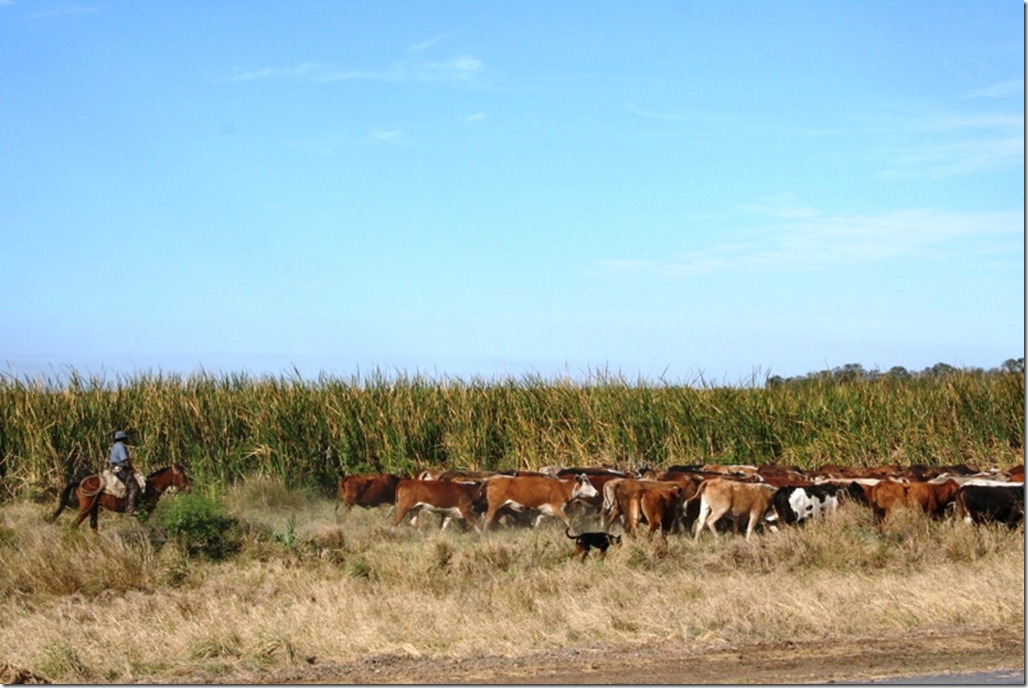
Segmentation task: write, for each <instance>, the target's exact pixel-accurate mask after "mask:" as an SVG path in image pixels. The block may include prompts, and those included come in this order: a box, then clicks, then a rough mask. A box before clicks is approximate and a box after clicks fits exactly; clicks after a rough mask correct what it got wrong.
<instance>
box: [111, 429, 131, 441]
mask: <svg viewBox="0 0 1028 688" xmlns="http://www.w3.org/2000/svg"><path fill="white" fill-rule="evenodd" d="M127 439H128V435H126V434H125V431H124V430H119V431H118V432H116V433H114V441H115V442H117V441H118V440H127Z"/></svg>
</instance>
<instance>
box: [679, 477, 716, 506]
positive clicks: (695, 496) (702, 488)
mask: <svg viewBox="0 0 1028 688" xmlns="http://www.w3.org/2000/svg"><path fill="white" fill-rule="evenodd" d="M708 483H709V481H707V480H704V481H703V482H701V483H700V486H699V487H697V488H696V492H694V493H693V496H692V497H689V498H688V499H686V500H684V501H683V502H682V511H685V507H686V505H688V504H690V503H691V502H695V501H696V500H697V499H699V498H700V497H702V496H703V493H704V491H705V490H706V489H707V485H708Z"/></svg>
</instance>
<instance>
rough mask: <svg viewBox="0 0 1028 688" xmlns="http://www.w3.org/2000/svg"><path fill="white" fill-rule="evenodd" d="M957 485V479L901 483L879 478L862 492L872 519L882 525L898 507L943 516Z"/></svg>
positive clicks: (938, 516)
mask: <svg viewBox="0 0 1028 688" xmlns="http://www.w3.org/2000/svg"><path fill="white" fill-rule="evenodd" d="M959 487H960V485H959V483H958V482H957V481H956V480H946V481H944V482H940V483H930V482H914V483H901V482H896V481H893V480H882V481H881V482H879V483H878V484H877V485H872V486H871V487H869V488H866V489H865V494H866V496H867V501H868V503H869V504H870V505H871V511H872V512H873V513H874V517H875V521H876V522H877V523H878V525H879V527H881V525H882V523H883V522H884V521H885V519H886V518H888V517H889V515H890V514H891V513H893V512H895V510H896V509H901V508H908V509H919V510H920V511H922V512H924V513H926V514H928V515H929V516H932V517H933V518H940V517H942V516H943V515H944V514H945V512H946V507H947V506H949V505H950V504H951V503H952V502H953V499H954V497H956V494H957V490H958V489H959Z"/></svg>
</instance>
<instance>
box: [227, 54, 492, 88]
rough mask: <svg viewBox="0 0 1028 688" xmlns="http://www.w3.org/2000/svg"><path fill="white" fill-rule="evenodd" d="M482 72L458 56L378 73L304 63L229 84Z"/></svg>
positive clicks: (455, 78)
mask: <svg viewBox="0 0 1028 688" xmlns="http://www.w3.org/2000/svg"><path fill="white" fill-rule="evenodd" d="M481 70H482V62H481V60H478V59H477V58H474V57H471V56H470V55H460V56H458V57H455V58H453V59H451V60H447V61H444V62H424V61H417V60H403V61H400V62H397V63H396V64H394V65H392V66H390V67H388V68H386V69H380V70H353V69H337V68H334V67H332V66H330V65H325V64H321V63H318V62H305V63H303V64H300V65H296V66H294V67H268V68H264V69H255V70H250V71H240V72H237V73H236V74H233V75H232V76H230V77H229V81H237V82H241V81H269V80H279V81H307V82H321V83H328V82H335V81H358V80H363V81H394V82H407V81H413V82H442V83H446V82H449V83H458V82H459V83H468V82H470V81H472V80H473V79H474V78H475V76H476V75H477V74H478V73H479V72H480V71H481Z"/></svg>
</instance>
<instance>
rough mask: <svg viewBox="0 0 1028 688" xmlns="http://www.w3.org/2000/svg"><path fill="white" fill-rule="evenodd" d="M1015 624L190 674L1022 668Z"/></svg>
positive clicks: (831, 678)
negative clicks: (733, 643) (812, 638)
mask: <svg viewBox="0 0 1028 688" xmlns="http://www.w3.org/2000/svg"><path fill="white" fill-rule="evenodd" d="M1024 661H1025V660H1024V628H1023V627H1017V628H1011V629H1005V630H1003V631H997V630H996V629H980V628H969V627H962V628H946V629H938V630H933V631H919V632H915V633H908V634H903V635H892V636H876V637H868V638H856V639H853V638H848V639H843V640H839V639H824V640H818V641H804V642H792V641H781V642H768V643H758V644H754V645H744V646H735V647H727V646H696V647H693V648H689V649H686V650H683V649H682V648H681V647H677V646H672V645H665V646H661V647H644V648H612V647H591V648H579V649H571V648H568V649H562V650H552V651H547V652H538V653H532V654H526V655H522V656H519V657H478V658H464V659H431V658H425V657H415V656H410V655H393V654H390V655H378V656H373V657H367V658H365V659H363V660H360V661H357V662H348V663H333V662H327V661H326V662H324V663H322V662H320V661H319V660H317V658H310V659H309V660H308V662H309V663H308V664H307V665H305V666H302V667H293V668H289V669H282V670H278V671H273V672H269V673H261V674H258V673H251V674H239V675H234V676H219V677H211V676H206V677H199V676H197V677H194V678H192V679H184V680H185V681H186V682H208V683H236V684H239V683H251V684H252V683H278V684H283V683H304V684H311V683H335V684H353V683H357V684H368V683H375V684H383V683H386V684H388V683H421V684H424V683H432V684H440V683H449V684H455V683H456V684H468V683H473V684H483V683H500V684H522V683H545V684H562V683H563V684H570V683H588V684H610V683H614V684H640V683H643V684H676V683H693V684H719V683H825V682H858V683H861V682H868V681H870V680H874V679H881V678H886V677H895V676H903V675H910V674H946V673H957V672H967V671H990V670H996V669H1020V670H1022V671H1023V669H1024Z"/></svg>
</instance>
